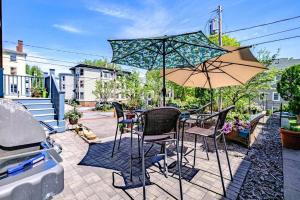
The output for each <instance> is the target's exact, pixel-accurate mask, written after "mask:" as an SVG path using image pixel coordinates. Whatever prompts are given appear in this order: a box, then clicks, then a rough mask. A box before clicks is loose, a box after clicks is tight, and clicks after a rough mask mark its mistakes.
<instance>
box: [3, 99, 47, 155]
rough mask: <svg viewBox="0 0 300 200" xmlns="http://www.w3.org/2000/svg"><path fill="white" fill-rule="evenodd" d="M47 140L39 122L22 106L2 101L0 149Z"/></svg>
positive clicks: (5, 100)
mask: <svg viewBox="0 0 300 200" xmlns="http://www.w3.org/2000/svg"><path fill="white" fill-rule="evenodd" d="M45 139H46V134H45V131H44V130H43V128H42V126H40V124H39V122H38V121H37V120H35V119H34V118H33V116H32V115H31V114H30V113H29V112H28V111H27V110H26V109H25V108H24V107H23V106H21V105H20V104H17V103H15V102H13V101H11V100H7V99H1V100H0V149H1V146H2V147H7V148H11V147H18V146H23V145H29V144H35V143H40V142H42V141H43V140H45Z"/></svg>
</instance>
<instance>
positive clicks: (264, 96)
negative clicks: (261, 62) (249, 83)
mask: <svg viewBox="0 0 300 200" xmlns="http://www.w3.org/2000/svg"><path fill="white" fill-rule="evenodd" d="M297 64H300V59H293V58H279V59H276V60H275V61H274V62H273V63H272V65H271V66H272V67H275V68H277V69H279V70H284V69H285V68H287V67H290V66H292V65H297ZM279 80H280V75H277V76H276V77H275V79H274V81H273V82H272V83H271V84H272V88H271V89H270V90H267V91H261V93H260V95H259V98H258V100H257V103H258V104H259V105H260V106H261V107H262V109H264V110H267V109H270V110H272V111H275V110H279V109H280V104H281V103H286V102H285V101H284V100H283V99H282V98H281V96H280V95H279V93H278V92H277V90H276V87H277V82H278V81H279Z"/></svg>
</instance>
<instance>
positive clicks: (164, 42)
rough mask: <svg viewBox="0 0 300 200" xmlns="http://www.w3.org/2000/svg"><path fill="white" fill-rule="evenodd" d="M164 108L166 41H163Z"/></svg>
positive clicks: (164, 97) (164, 104)
mask: <svg viewBox="0 0 300 200" xmlns="http://www.w3.org/2000/svg"><path fill="white" fill-rule="evenodd" d="M162 92H163V106H166V40H163V89H162Z"/></svg>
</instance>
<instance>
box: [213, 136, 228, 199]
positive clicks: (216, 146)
mask: <svg viewBox="0 0 300 200" xmlns="http://www.w3.org/2000/svg"><path fill="white" fill-rule="evenodd" d="M214 143H215V149H216V154H217V160H218V165H219V171H220V177H221V181H222V187H223V193H224V197H226V190H225V185H224V180H223V173H222V168H221V162H220V158H219V152H218V145H217V141H216V139H214Z"/></svg>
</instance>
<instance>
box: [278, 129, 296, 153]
mask: <svg viewBox="0 0 300 200" xmlns="http://www.w3.org/2000/svg"><path fill="white" fill-rule="evenodd" d="M280 135H281V142H282V145H283V147H285V148H288V149H300V132H297V131H291V130H287V129H283V128H280Z"/></svg>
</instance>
